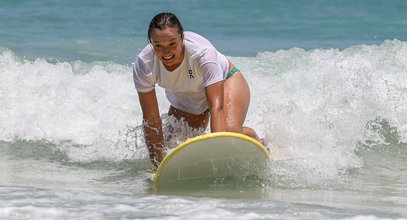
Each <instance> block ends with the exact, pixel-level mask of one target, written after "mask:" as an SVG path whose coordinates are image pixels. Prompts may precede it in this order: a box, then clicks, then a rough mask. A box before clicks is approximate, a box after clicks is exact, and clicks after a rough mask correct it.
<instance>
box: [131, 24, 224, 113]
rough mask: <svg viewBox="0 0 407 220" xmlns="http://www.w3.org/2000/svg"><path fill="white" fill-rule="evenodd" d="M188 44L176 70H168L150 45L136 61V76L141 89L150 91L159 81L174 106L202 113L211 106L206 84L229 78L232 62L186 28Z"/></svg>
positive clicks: (185, 35)
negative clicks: (206, 92) (207, 96)
mask: <svg viewBox="0 0 407 220" xmlns="http://www.w3.org/2000/svg"><path fill="white" fill-rule="evenodd" d="M184 44H185V56H184V60H183V61H182V63H181V65H180V66H179V67H177V69H175V70H174V71H168V70H167V69H166V68H165V67H164V65H163V63H162V62H161V61H160V60H159V59H158V58H157V56H155V53H154V51H153V49H152V46H151V45H147V46H146V47H145V48H144V49H143V50H142V51H141V52H140V54H139V55H138V57H137V59H136V61H135V62H134V63H133V79H134V84H135V86H136V89H137V91H138V92H149V91H151V90H153V89H154V87H155V84H158V85H159V86H160V87H162V88H164V89H165V94H166V96H167V99H168V100H169V102H170V103H171V105H172V106H174V107H175V108H177V109H180V110H182V111H186V112H189V113H192V114H197V115H198V114H202V113H203V112H205V111H206V110H207V109H208V103H207V101H206V95H205V87H207V86H209V85H212V84H214V83H217V82H219V81H222V80H225V79H226V76H227V74H228V69H229V62H228V60H227V58H226V57H225V56H224V55H223V54H221V53H219V52H218V51H217V50H216V48H215V47H214V46H213V45H212V44H211V43H210V42H209V41H208V40H207V39H205V38H204V37H202V36H200V35H198V34H196V33H193V32H184Z"/></svg>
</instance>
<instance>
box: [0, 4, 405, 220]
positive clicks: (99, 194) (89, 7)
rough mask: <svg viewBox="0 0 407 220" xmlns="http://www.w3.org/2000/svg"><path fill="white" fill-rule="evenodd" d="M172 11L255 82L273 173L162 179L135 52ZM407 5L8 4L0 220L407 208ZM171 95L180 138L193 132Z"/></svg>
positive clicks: (258, 119)
mask: <svg viewBox="0 0 407 220" xmlns="http://www.w3.org/2000/svg"><path fill="white" fill-rule="evenodd" d="M162 11H170V12H173V13H176V14H177V15H178V17H179V18H180V20H181V22H182V23H183V25H184V28H185V29H186V30H189V31H194V32H197V33H199V34H201V35H203V36H205V37H206V38H208V39H209V40H210V41H211V42H212V43H213V44H214V45H215V46H216V47H217V48H218V50H219V51H221V52H222V53H224V54H225V55H226V56H228V57H229V58H230V60H232V62H234V63H235V64H236V65H237V67H239V68H240V69H241V70H242V72H243V74H244V75H245V77H246V79H247V80H248V82H249V85H250V87H251V93H252V94H251V106H250V109H249V114H248V116H247V120H246V124H247V125H248V126H251V127H253V128H255V129H256V130H257V131H258V132H259V134H260V135H261V136H262V137H265V139H266V142H267V146H268V147H269V148H270V150H271V152H272V154H273V155H274V156H275V157H276V158H278V160H275V161H271V162H270V163H269V164H268V169H267V170H264V171H263V172H262V176H261V177H260V178H258V179H257V178H256V179H244V180H236V179H228V178H225V179H214V180H211V179H209V180H202V181H196V182H194V183H192V184H191V183H188V184H180V186H179V187H173V188H171V189H167V190H161V191H159V192H157V191H155V190H154V188H153V186H152V184H151V183H150V182H149V181H148V180H147V176H148V170H149V169H151V168H152V167H151V164H150V163H149V160H148V158H147V150H146V146H145V144H144V140H143V135H142V130H141V128H140V124H141V117H142V115H141V110H140V107H139V105H138V97H137V93H136V91H135V89H134V85H133V79H132V70H131V63H132V62H133V61H134V59H135V58H136V56H137V54H138V52H139V51H140V50H141V49H142V48H143V47H144V46H145V45H146V44H147V37H146V35H147V34H146V32H147V26H148V23H149V21H150V19H151V18H152V17H153V16H154V15H155V14H157V13H159V12H162ZM406 15H407V1H404V0H388V1H384V0H382V1H378V0H369V1H368V0H360V1H350V0H339V1H323V0H311V1H300V0H270V1H266V0H264V1H262V0H252V1H246V0H235V1H212V0H210V1H194V0H193V1H186V0H178V1H175V0H174V1H172V0H171V1H164V0H149V1H147V0H137V1H130V0H100V1H96V0H89V1H79V0H69V1H68V0H36V1H28V0H1V1H0V219H7V220H8V219H13V220H14V219H41V220H43V219H171V220H173V219H205V220H206V219H233V220H235V219H244V220H247V219H290V220H298V219H346V220H376V219H386V220H387V219H407V16H406ZM158 99H159V102H160V110H161V113H162V114H163V118H164V122H165V123H167V124H171V123H172V124H173V125H174V126H176V127H177V128H179V129H178V130H179V131H177V133H175V134H171V135H173V136H175V137H176V138H175V141H173V142H172V143H171V144H172V145H176V144H177V143H179V142H182V141H183V140H185V139H187V138H189V137H191V136H193V135H194V134H193V133H192V134H191V132H190V131H188V129H186V128H185V127H184V126H183V124H182V123H175V122H174V121H172V120H171V119H170V118H168V117H166V115H165V114H166V112H167V109H168V107H169V104H168V102H167V101H166V98H165V95H164V93H163V91H162V90H161V89H159V90H158ZM166 134H168V132H167V133H166Z"/></svg>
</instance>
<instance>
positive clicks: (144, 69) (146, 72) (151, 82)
mask: <svg viewBox="0 0 407 220" xmlns="http://www.w3.org/2000/svg"><path fill="white" fill-rule="evenodd" d="M133 80H134V85H135V87H136V89H137V91H138V92H149V91H151V90H153V89H154V87H155V79H154V76H153V73H152V72H151V70H150V69H149V68H148V66H147V65H146V64H145V63H144V62H143V60H142V59H141V58H140V57H138V58H137V60H136V61H135V62H134V63H133Z"/></svg>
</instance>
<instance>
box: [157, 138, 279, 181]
mask: <svg viewBox="0 0 407 220" xmlns="http://www.w3.org/2000/svg"><path fill="white" fill-rule="evenodd" d="M270 158H271V157H270V154H269V153H268V151H267V149H266V148H265V147H264V146H263V145H262V144H261V143H260V142H258V141H256V140H255V139H253V138H251V137H248V136H246V135H242V134H238V133H232V132H217V133H210V134H205V135H201V136H198V137H195V138H192V139H189V140H187V141H186V142H184V143H182V144H180V145H179V146H178V147H176V148H174V149H173V150H171V151H170V152H169V153H168V154H167V156H166V157H165V158H164V160H163V161H162V162H161V164H160V165H159V166H158V168H157V170H156V172H154V173H153V174H152V176H151V177H150V179H151V180H152V182H153V183H155V184H161V183H165V182H173V181H178V180H188V179H198V178H216V177H228V176H233V177H243V176H250V175H256V174H257V173H256V172H257V171H259V170H264V168H265V167H264V166H266V163H267V161H268V160H269V159H270Z"/></svg>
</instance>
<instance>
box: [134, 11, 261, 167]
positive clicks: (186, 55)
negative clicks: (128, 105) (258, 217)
mask: <svg viewBox="0 0 407 220" xmlns="http://www.w3.org/2000/svg"><path fill="white" fill-rule="evenodd" d="M148 40H149V42H150V44H149V45H147V46H146V47H145V48H144V49H143V50H142V51H141V52H140V54H139V55H138V57H137V59H136V61H135V62H134V64H133V77H134V83H135V86H136V89H137V92H138V96H139V100H140V105H141V109H142V111H143V128H144V132H145V138H146V144H147V147H148V150H149V152H150V159H151V161H152V162H153V164H154V165H155V166H158V165H159V164H160V162H161V161H162V160H163V148H164V146H163V132H162V122H161V118H160V114H159V109H158V103H157V97H156V93H155V89H154V86H155V84H158V85H159V86H161V87H163V88H164V89H165V92H166V96H167V98H168V100H169V102H170V104H171V106H170V108H169V110H168V115H170V116H173V117H175V118H176V119H184V120H185V121H186V122H187V124H188V125H189V126H190V127H192V128H194V129H202V128H203V129H205V128H206V127H207V126H208V122H209V120H210V128H211V132H221V131H230V132H236V133H241V134H245V135H247V136H250V137H252V138H255V139H256V140H258V141H260V140H259V137H258V136H257V134H256V132H255V131H254V130H253V129H251V128H248V127H244V126H243V123H244V120H245V118H246V114H247V110H248V107H249V102H250V90H249V87H248V85H247V82H246V80H245V78H244V77H243V75H242V73H241V72H240V71H239V70H238V69H237V68H236V67H235V66H234V65H233V63H231V62H230V61H228V59H227V58H226V57H225V56H224V55H222V54H221V53H219V52H218V51H217V50H216V49H215V47H214V46H213V45H212V44H211V43H210V42H209V41H208V40H206V39H205V38H204V37H202V36H200V35H198V34H196V33H193V32H184V30H183V27H182V25H181V23H180V22H179V20H178V18H177V17H176V16H175V15H174V14H172V13H160V14H158V15H156V16H155V17H154V18H153V19H152V20H151V22H150V25H149V29H148Z"/></svg>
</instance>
